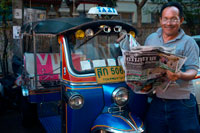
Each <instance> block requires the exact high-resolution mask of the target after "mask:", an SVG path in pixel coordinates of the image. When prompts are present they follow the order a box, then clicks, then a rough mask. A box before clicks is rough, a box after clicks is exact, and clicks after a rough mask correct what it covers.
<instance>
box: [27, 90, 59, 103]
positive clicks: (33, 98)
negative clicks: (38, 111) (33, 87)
mask: <svg viewBox="0 0 200 133" xmlns="http://www.w3.org/2000/svg"><path fill="white" fill-rule="evenodd" d="M58 100H61V93H60V92H56V93H47V94H37V95H29V102H32V103H40V102H50V101H58Z"/></svg>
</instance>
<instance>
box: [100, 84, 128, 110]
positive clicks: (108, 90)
mask: <svg viewBox="0 0 200 133" xmlns="http://www.w3.org/2000/svg"><path fill="white" fill-rule="evenodd" d="M118 87H126V88H127V85H126V84H125V83H124V82H122V83H115V84H106V85H103V90H104V95H105V96H104V99H105V106H110V105H111V104H112V103H113V101H112V93H113V91H114V90H115V89H116V88H118Z"/></svg>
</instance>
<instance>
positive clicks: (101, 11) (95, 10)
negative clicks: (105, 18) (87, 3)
mask: <svg viewBox="0 0 200 133" xmlns="http://www.w3.org/2000/svg"><path fill="white" fill-rule="evenodd" d="M88 14H92V15H118V13H117V10H116V9H115V8H111V7H92V8H90V10H89V11H88Z"/></svg>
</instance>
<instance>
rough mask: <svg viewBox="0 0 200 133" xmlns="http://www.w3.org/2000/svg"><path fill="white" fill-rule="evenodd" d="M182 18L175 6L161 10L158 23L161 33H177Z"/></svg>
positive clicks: (168, 34)
mask: <svg viewBox="0 0 200 133" xmlns="http://www.w3.org/2000/svg"><path fill="white" fill-rule="evenodd" d="M183 20H184V19H183V18H181V19H180V17H179V10H178V8H176V7H167V8H165V9H164V10H163V12H162V17H161V18H160V24H161V27H162V29H163V34H164V35H166V36H176V35H178V30H179V28H180V25H181V24H182V22H183Z"/></svg>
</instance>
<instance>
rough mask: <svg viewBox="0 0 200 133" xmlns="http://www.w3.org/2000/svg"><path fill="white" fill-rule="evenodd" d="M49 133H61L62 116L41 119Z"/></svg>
mask: <svg viewBox="0 0 200 133" xmlns="http://www.w3.org/2000/svg"><path fill="white" fill-rule="evenodd" d="M39 120H40V122H41V124H42V125H43V127H44V129H45V130H46V132H47V133H61V118H60V116H50V117H42V118H39Z"/></svg>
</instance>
